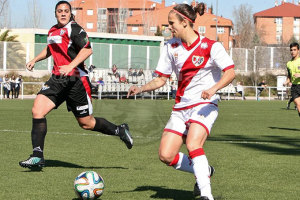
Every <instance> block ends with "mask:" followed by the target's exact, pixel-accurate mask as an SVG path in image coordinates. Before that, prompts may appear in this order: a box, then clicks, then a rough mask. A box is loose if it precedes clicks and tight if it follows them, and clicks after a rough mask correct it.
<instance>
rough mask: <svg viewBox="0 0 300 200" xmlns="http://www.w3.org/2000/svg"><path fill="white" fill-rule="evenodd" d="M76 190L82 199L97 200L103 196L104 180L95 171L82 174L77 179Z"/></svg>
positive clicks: (75, 182)
mask: <svg viewBox="0 0 300 200" xmlns="http://www.w3.org/2000/svg"><path fill="white" fill-rule="evenodd" d="M74 190H75V193H76V194H77V196H78V197H79V198H80V199H84V200H92V199H97V198H99V197H100V196H101V195H102V194H103V191H104V180H103V178H102V177H101V176H100V175H99V174H98V173H96V172H94V171H86V172H82V173H81V174H79V175H78V176H77V177H76V178H75V181H74Z"/></svg>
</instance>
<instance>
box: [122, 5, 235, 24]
mask: <svg viewBox="0 0 300 200" xmlns="http://www.w3.org/2000/svg"><path fill="white" fill-rule="evenodd" d="M173 7H174V6H168V7H166V8H163V9H158V10H154V11H148V12H147V13H148V14H145V16H147V17H148V18H150V19H151V22H152V23H156V24H157V25H158V24H160V25H161V24H166V25H168V24H169V22H168V15H169V12H170V11H171V10H172V9H173ZM143 18H145V17H143V15H142V14H140V15H135V16H132V17H129V18H128V20H127V24H130V25H133V24H143ZM215 18H216V15H213V14H210V13H207V12H206V13H204V15H202V16H199V15H198V16H197V18H196V22H195V23H196V24H203V23H205V24H209V25H210V26H216V21H214V19H215ZM144 20H145V19H144ZM218 25H219V26H229V27H231V26H233V24H232V21H231V20H230V19H226V18H223V17H220V16H218Z"/></svg>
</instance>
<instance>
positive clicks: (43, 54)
mask: <svg viewBox="0 0 300 200" xmlns="http://www.w3.org/2000/svg"><path fill="white" fill-rule="evenodd" d="M49 56H51V53H50V50H49V48H48V46H46V47H45V48H44V49H43V50H42V51H41V53H40V54H39V55H37V56H36V57H35V58H34V59H32V60H31V61H29V62H28V63H27V64H26V69H28V70H29V71H32V70H33V68H34V65H35V63H36V62H39V61H41V60H44V59H46V58H48V57H49Z"/></svg>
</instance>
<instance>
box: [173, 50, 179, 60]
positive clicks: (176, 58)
mask: <svg viewBox="0 0 300 200" xmlns="http://www.w3.org/2000/svg"><path fill="white" fill-rule="evenodd" d="M174 58H175V61H177V60H178V53H177V52H175V53H174Z"/></svg>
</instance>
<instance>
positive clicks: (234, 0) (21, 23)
mask: <svg viewBox="0 0 300 200" xmlns="http://www.w3.org/2000/svg"><path fill="white" fill-rule="evenodd" d="M86 1H93V0H86ZM105 1H108V0H105ZM141 1H142V0H141ZM153 1H155V2H159V3H160V2H161V0H153ZM173 1H174V2H176V3H182V2H183V1H184V0H166V4H167V6H168V5H171V4H172V2H173ZM185 1H187V2H188V3H191V2H192V0H185ZM196 1H201V0H196ZM217 1H218V16H223V17H225V18H228V19H231V20H233V21H234V19H233V15H232V12H233V9H234V7H236V8H238V6H239V5H240V4H248V5H250V6H251V7H252V11H253V13H256V12H260V11H262V10H266V9H269V8H272V7H274V5H275V0H248V1H247V0H203V2H204V3H206V4H207V5H208V6H209V7H210V6H211V5H212V6H213V10H214V14H216V8H217V6H216V2H217ZM278 1H280V0H278ZM287 1H288V2H292V0H287ZM30 2H32V0H10V1H9V15H10V26H11V27H9V28H24V27H25V26H26V24H27V25H28V21H29V5H30ZM36 2H37V4H38V7H39V8H40V9H41V18H40V21H41V23H40V24H41V27H40V28H43V29H49V28H51V26H52V25H54V24H55V23H56V20H55V17H54V7H55V4H56V3H57V2H58V0H36Z"/></svg>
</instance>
